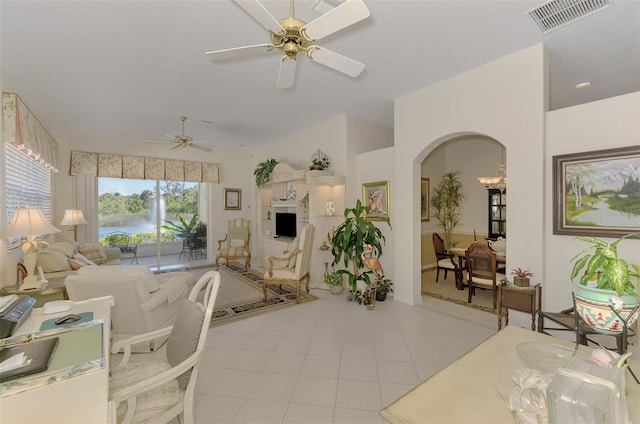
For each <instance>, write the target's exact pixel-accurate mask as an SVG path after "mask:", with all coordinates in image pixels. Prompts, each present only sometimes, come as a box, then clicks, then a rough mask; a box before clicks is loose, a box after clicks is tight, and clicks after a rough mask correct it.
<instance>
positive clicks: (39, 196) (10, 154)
mask: <svg viewBox="0 0 640 424" xmlns="http://www.w3.org/2000/svg"><path fill="white" fill-rule="evenodd" d="M4 145H5V165H6V166H5V202H6V203H5V223H6V224H9V222H11V217H13V211H14V210H16V209H20V208H24V207H25V206H27V205H29V206H30V207H32V208H38V209H40V210H41V211H42V213H43V215H44V217H45V218H46V219H47V221H49V222H51V218H52V216H53V213H52V208H51V173H50V171H49V169H48V168H47V167H46V166H44V165H43V164H41V163H40V162H38V161H36V160H35V159H33V158H30V157H29V156H27V155H26V154H25V153H23V152H21V151H20V150H18V149H17V148H16V147H15V146H13V145H12V144H9V143H5V144H4ZM17 241H18V240H10V243H9V244H8V245H7V247H8V248H13V247H16V246H17Z"/></svg>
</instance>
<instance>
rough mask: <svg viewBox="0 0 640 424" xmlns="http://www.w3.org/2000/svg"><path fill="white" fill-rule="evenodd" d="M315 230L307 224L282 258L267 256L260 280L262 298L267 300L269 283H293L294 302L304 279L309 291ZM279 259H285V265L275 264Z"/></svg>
mask: <svg viewBox="0 0 640 424" xmlns="http://www.w3.org/2000/svg"><path fill="white" fill-rule="evenodd" d="M315 231H316V227H314V226H313V224H307V226H306V227H304V229H303V230H302V233H301V234H300V237H299V238H296V240H295V241H294V245H293V250H292V251H291V252H289V253H288V254H287V255H286V256H284V257H282V258H278V257H275V256H271V257H269V270H268V271H267V272H265V273H264V280H263V282H262V291H263V292H264V300H267V286H268V285H269V284H280V285H282V284H294V285H295V286H296V303H298V302H300V284H302V282H303V281H305V280H306V283H307V287H306V290H307V293H309V280H310V277H309V266H310V265H311V253H312V252H313V237H314V235H315ZM281 261H285V262H284V263H285V264H286V266H283V267H277V266H275V263H280V264H281V263H283V262H281Z"/></svg>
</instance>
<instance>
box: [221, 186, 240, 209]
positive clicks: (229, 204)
mask: <svg viewBox="0 0 640 424" xmlns="http://www.w3.org/2000/svg"><path fill="white" fill-rule="evenodd" d="M240 193H242V190H241V189H239V188H225V189H224V210H225V211H239V210H240Z"/></svg>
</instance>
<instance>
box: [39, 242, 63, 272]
mask: <svg viewBox="0 0 640 424" xmlns="http://www.w3.org/2000/svg"><path fill="white" fill-rule="evenodd" d="M67 259H68V258H67V257H66V256H65V254H64V253H62V252H60V251H59V250H55V249H49V248H47V249H44V250H42V251H41V252H40V253H38V259H37V260H36V267H38V266H41V267H42V271H43V272H60V271H71V266H70V265H69V263H68V262H67Z"/></svg>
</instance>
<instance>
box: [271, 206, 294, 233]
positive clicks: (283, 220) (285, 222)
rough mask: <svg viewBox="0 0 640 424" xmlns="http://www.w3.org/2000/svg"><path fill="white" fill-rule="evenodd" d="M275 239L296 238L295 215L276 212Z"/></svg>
mask: <svg viewBox="0 0 640 424" xmlns="http://www.w3.org/2000/svg"><path fill="white" fill-rule="evenodd" d="M275 235H276V237H291V238H295V237H296V214H295V213H291V212H276V234H275Z"/></svg>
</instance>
